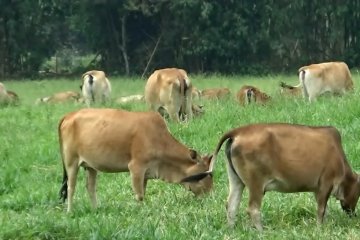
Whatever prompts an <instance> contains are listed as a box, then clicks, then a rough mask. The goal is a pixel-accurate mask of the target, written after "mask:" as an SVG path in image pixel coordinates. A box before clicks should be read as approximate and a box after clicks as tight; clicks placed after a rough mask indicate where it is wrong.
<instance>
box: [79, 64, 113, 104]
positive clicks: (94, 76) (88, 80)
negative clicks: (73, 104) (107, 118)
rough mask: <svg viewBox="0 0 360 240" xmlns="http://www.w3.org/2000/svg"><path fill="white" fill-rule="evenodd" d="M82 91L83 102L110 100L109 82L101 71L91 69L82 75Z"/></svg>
mask: <svg viewBox="0 0 360 240" xmlns="http://www.w3.org/2000/svg"><path fill="white" fill-rule="evenodd" d="M82 79H83V82H82V85H81V86H80V89H81V91H82V94H83V97H84V99H85V103H86V104H87V106H90V103H96V102H97V103H105V102H107V101H109V100H110V94H111V84H110V81H109V79H107V77H106V75H105V73H104V72H103V71H97V70H92V71H88V72H86V73H84V74H83V75H82Z"/></svg>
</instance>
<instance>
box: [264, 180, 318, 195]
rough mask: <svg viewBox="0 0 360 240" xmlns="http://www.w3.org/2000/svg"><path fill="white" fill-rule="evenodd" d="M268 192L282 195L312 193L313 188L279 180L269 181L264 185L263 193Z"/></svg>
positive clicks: (309, 185) (308, 185)
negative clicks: (281, 193)
mask: <svg viewBox="0 0 360 240" xmlns="http://www.w3.org/2000/svg"><path fill="white" fill-rule="evenodd" d="M268 191H276V192H283V193H293V192H312V191H314V186H311V184H301V183H300V184H299V183H289V182H287V181H283V180H279V179H271V180H269V181H267V182H265V184H264V192H268Z"/></svg>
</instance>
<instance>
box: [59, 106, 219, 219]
mask: <svg viewBox="0 0 360 240" xmlns="http://www.w3.org/2000/svg"><path fill="white" fill-rule="evenodd" d="M59 141H60V150H61V156H62V158H63V166H64V178H63V185H62V187H61V190H60V197H61V198H62V199H63V201H65V199H66V198H67V196H69V198H68V209H67V211H68V212H70V211H71V209H72V203H73V195H74V191H75V184H76V176H77V173H78V170H79V168H80V167H84V168H85V169H86V170H87V175H88V176H87V190H88V192H89V195H90V199H91V203H92V206H93V207H96V193H95V183H96V174H97V172H98V171H101V172H113V173H114V172H130V175H131V179H132V187H133V190H134V192H135V195H136V199H137V200H139V201H141V200H143V198H144V195H145V188H146V183H147V180H148V179H154V178H155V179H162V180H165V181H167V182H172V183H181V184H183V185H184V186H185V187H186V188H188V189H189V190H191V191H192V192H193V193H194V194H196V195H198V194H201V193H205V192H208V191H210V190H211V188H212V176H211V174H209V173H205V172H207V171H208V170H209V166H210V164H211V157H204V158H201V157H200V156H199V155H198V154H197V153H196V151H194V150H191V149H189V148H187V147H186V146H184V145H183V144H181V143H180V142H179V141H177V140H176V139H175V138H174V137H173V136H172V135H171V134H170V133H169V131H168V129H167V126H166V124H165V121H164V119H163V118H162V117H161V116H160V114H159V113H155V112H127V111H123V110H115V109H82V110H80V111H77V112H73V113H69V114H67V115H65V117H64V118H63V119H62V120H61V121H60V124H59ZM199 173H203V175H202V179H200V178H197V179H196V180H193V179H192V178H191V176H193V175H198V174H199ZM189 177H190V178H189Z"/></svg>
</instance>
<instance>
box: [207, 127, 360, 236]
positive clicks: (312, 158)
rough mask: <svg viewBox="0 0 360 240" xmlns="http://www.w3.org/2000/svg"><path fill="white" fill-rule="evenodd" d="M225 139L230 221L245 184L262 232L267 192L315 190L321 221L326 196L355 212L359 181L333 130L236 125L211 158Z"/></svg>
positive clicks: (252, 212) (228, 214)
mask: <svg viewBox="0 0 360 240" xmlns="http://www.w3.org/2000/svg"><path fill="white" fill-rule="evenodd" d="M225 141H227V143H226V147H225V153H226V156H227V161H226V166H227V172H228V178H229V184H230V191H229V195H228V199H227V218H228V222H229V224H230V225H234V223H235V218H236V214H237V211H238V208H239V203H240V201H241V196H242V193H243V190H244V188H245V187H248V188H249V205H248V208H247V212H248V214H249V215H250V217H251V219H252V221H253V223H254V225H255V227H256V228H257V229H258V230H262V224H261V215H260V207H261V202H262V199H263V197H264V195H265V192H267V191H278V192H283V193H292V192H313V193H315V198H316V202H317V207H318V209H317V220H318V222H319V223H322V222H323V218H324V214H325V210H326V206H327V202H328V198H329V196H330V195H333V196H335V197H336V198H337V199H338V200H340V204H341V207H342V209H343V210H344V211H345V212H346V213H348V214H349V215H351V214H353V213H354V211H355V207H356V204H357V202H358V199H359V194H360V182H359V181H360V179H359V176H358V175H357V174H356V173H354V172H353V171H352V169H351V167H350V165H349V163H348V161H347V159H346V156H345V154H344V151H343V148H342V144H341V137H340V134H339V132H338V130H337V129H336V128H334V127H309V126H302V125H291V124H253V125H248V126H244V127H240V128H236V129H233V130H231V131H229V132H227V133H225V134H224V135H223V136H222V137H221V139H220V141H219V143H218V145H217V147H216V150H215V153H214V156H213V161H215V158H216V155H217V154H218V152H219V150H220V148H221V146H222V144H223V143H224V142H225ZM211 171H212V167H211V168H210V172H211Z"/></svg>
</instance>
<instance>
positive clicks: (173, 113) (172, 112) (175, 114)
mask: <svg viewBox="0 0 360 240" xmlns="http://www.w3.org/2000/svg"><path fill="white" fill-rule="evenodd" d="M166 109H167V111H168V113H169V116H170V119H171V120H173V121H175V122H180V116H179V112H180V109H179V108H176V107H175V106H173V105H170V106H169V105H168V106H167V107H166Z"/></svg>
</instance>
